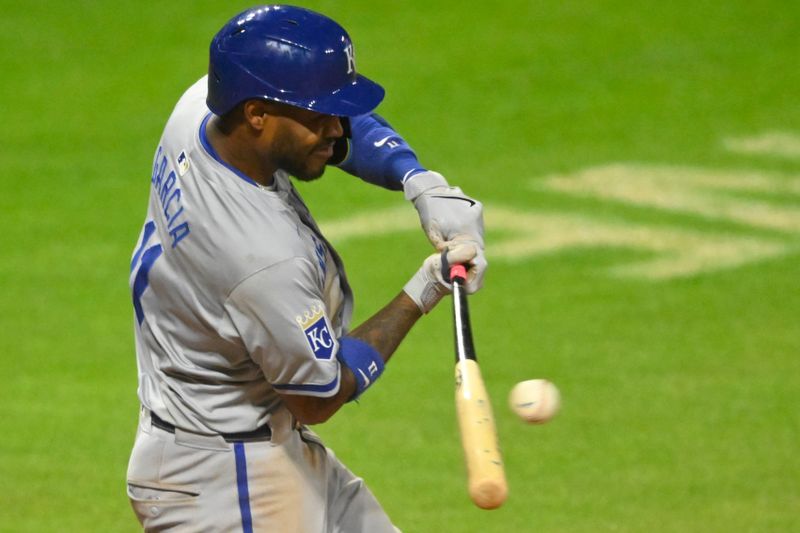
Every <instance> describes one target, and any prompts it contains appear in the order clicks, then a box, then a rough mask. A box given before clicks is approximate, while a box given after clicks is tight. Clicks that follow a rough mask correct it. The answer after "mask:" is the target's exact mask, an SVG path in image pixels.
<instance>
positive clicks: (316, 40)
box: [206, 5, 384, 117]
mask: <svg viewBox="0 0 800 533" xmlns="http://www.w3.org/2000/svg"><path fill="white" fill-rule="evenodd" d="M383 94H384V91H383V87H381V86H380V85H378V84H377V83H375V82H373V81H371V80H369V79H367V78H365V77H364V76H362V75H360V74H357V73H356V64H355V58H354V55H353V42H352V41H351V40H350V36H349V35H348V34H347V32H346V31H345V30H344V28H342V27H341V26H340V25H339V24H337V23H336V22H334V21H333V20H331V19H329V18H328V17H326V16H324V15H321V14H319V13H315V12H313V11H309V10H308V9H303V8H300V7H293V6H282V5H271V6H261V7H255V8H251V9H248V10H247V11H244V12H242V13H240V14H239V15H237V16H235V17H233V18H232V19H231V20H230V21H229V22H228V23H227V24H225V26H223V27H222V29H221V30H220V31H219V32H218V33H217V34H216V35H215V36H214V39H213V40H212V41H211V50H210V57H209V65H208V98H207V100H206V102H207V104H208V107H209V109H211V111H213V112H214V113H216V114H217V115H223V114H225V113H227V112H228V111H230V110H231V109H233V108H234V107H235V106H236V104H238V103H239V102H242V101H244V100H247V99H249V98H266V99H268V100H274V101H276V102H282V103H285V104H289V105H293V106H296V107H302V108H304V109H310V110H312V111H317V112H319V113H324V114H326V115H338V116H343V117H350V116H357V115H363V114H365V113H368V112H370V111H372V110H373V109H374V108H375V107H376V106H377V105H378V104H379V103H380V102H381V100H383Z"/></svg>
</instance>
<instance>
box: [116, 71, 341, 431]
mask: <svg viewBox="0 0 800 533" xmlns="http://www.w3.org/2000/svg"><path fill="white" fill-rule="evenodd" d="M205 98H206V78H205V77H204V78H202V79H201V80H199V81H198V82H197V83H196V84H194V85H193V86H192V87H190V88H189V90H188V91H186V93H185V94H184V95H183V96H182V98H181V99H180V101H179V102H178V104H177V105H176V107H175V109H174V111H173V113H172V115H171V116H170V118H169V121H168V122H167V125H166V127H165V129H164V133H163V135H162V137H161V140H160V142H159V146H158V149H157V151H156V156H155V159H154V164H153V175H152V185H151V191H150V200H149V207H148V213H147V218H146V221H145V225H144V228H143V230H142V233H141V235H140V237H139V241H138V243H137V245H136V248H135V249H134V254H133V258H132V262H131V275H130V283H131V291H132V295H133V304H134V310H135V319H134V328H135V334H136V353H137V361H138V369H139V397H140V400H141V402H142V404H143V405H144V406H145V407H146V408H148V409H150V410H152V411H154V412H155V413H157V414H158V415H159V416H160V417H161V418H163V419H165V420H168V421H170V422H172V423H173V424H175V425H176V426H178V427H181V428H184V429H187V430H191V431H197V432H201V433H231V432H241V431H249V430H253V429H255V428H257V427H259V426H261V425H263V424H264V423H266V422H267V421H268V419H269V417H270V413H271V412H272V411H273V410H275V409H276V408H277V407H278V406H279V404H280V397H279V395H278V394H277V392H276V391H280V392H281V393H288V394H305V395H312V396H313V395H316V396H331V395H333V394H335V393H336V392H337V391H338V388H339V378H340V366H339V363H338V361H337V359H336V352H337V349H338V342H337V338H338V337H340V336H341V335H343V334H344V332H345V331H346V328H347V325H348V323H349V320H350V316H351V313H352V295H351V292H350V289H349V287H348V285H347V282H346V280H345V277H344V270H343V268H342V265H341V261H340V260H339V258H338V256H337V255H336V253H335V251H333V249H332V248H331V246H330V245H329V244H328V243H327V242H326V241H325V239H324V238H323V237H322V235H321V234H320V232H319V229H318V228H317V227H316V224H315V223H314V221H313V220H312V219H311V217H310V215H309V214H308V210H307V209H306V207H305V205H304V204H303V202H302V200H301V199H300V197H299V195H298V194H297V192H296V190H295V189H294V188H293V186H292V184H291V182H290V181H289V178H288V176H287V175H286V174H285V173H283V172H281V171H279V172H277V173H276V175H275V186H274V190H267V189H265V188H263V187H260V186H258V184H256V183H255V182H254V181H252V180H251V179H249V178H248V177H247V176H245V175H243V174H241V173H240V172H238V171H237V170H236V169H234V168H232V167H230V166H228V165H227V164H226V163H224V162H223V161H222V160H221V159H220V158H219V157H218V156H217V154H216V153H215V152H214V150H213V148H212V147H211V145H210V144H209V143H208V141H207V139H206V137H205V126H206V123H207V121H208V119H209V117H210V116H211V115H210V114H209V111H208V109H207V107H206V103H205Z"/></svg>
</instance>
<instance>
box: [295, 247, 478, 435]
mask: <svg viewBox="0 0 800 533" xmlns="http://www.w3.org/2000/svg"><path fill="white" fill-rule="evenodd" d="M476 252H477V247H476V246H475V245H474V244H466V243H464V244H459V245H456V246H454V247H453V248H452V249H450V250H448V251H446V252H443V253H441V254H438V253H437V254H434V255H432V256H430V257H428V258H427V259H426V260H425V262H424V263H423V265H422V267H421V268H420V269H419V270H418V271H417V273H416V274H415V275H414V276H413V277H412V278H411V279H410V280H409V281H408V283H406V285H405V287H403V291H402V292H400V294H398V295H397V296H396V297H395V298H394V299H393V300H392V301H391V302H389V303H388V304H387V305H386V306H385V307H383V309H381V310H380V311H378V312H377V313H375V314H374V315H373V316H371V317H370V318H369V319H367V320H366V321H365V322H364V323H362V324H361V325H360V326H358V327H357V328H355V329H354V330H352V331H351V332H350V333H349V334H348V335H347V336H344V337H341V338H340V339H338V344H339V351H338V353H337V355H336V357H337V359H338V361H339V364H340V367H341V370H340V373H341V379H340V386H339V390H338V391H337V392H336V394H334V395H332V396H329V397H318V396H309V395H302V394H282V398H283V400H284V403H285V404H286V406H287V407H288V408H289V410H290V411H291V412H292V414H293V415H294V417H295V418H297V420H299V421H300V422H301V423H304V424H319V423H322V422H325V421H326V420H328V419H329V418H330V417H331V416H333V415H334V414H335V413H336V412H337V411H338V410H339V409H340V408H341V407H342V406H343V405H344V404H346V403H347V402H349V401H352V400H355V399H357V398H358V397H360V396H361V395H362V394H364V392H365V391H366V390H367V389H368V388H369V387H371V386H372V385H373V384H374V383H375V381H376V380H377V379H378V378H379V377H380V376H381V374H382V373H383V371H384V368H385V365H386V363H387V362H388V361H389V359H390V358H391V357H392V354H393V353H394V352H395V350H396V349H397V347H398V346H399V345H400V342H401V341H402V340H403V339H404V338H405V336H406V335H407V334H408V332H409V331H410V330H411V328H412V327H413V326H414V324H415V323H416V322H417V320H418V319H419V318H420V317H421V316H422V314H423V313H427V312H429V311H430V310H431V309H433V308H434V307H435V306H436V304H437V303H438V302H439V300H441V299H442V297H443V296H444V295H445V294H447V293H449V292H450V289H451V286H450V284H449V283H448V281H447V280H446V279H445V278H446V276H447V274H446V273H447V272H448V271H449V264H451V263H465V264H467V263H468V264H471V262H472V261H473V260H474V259H475V255H476ZM476 270H477V269H476V267H475V266H474V265H472V264H471V268H470V273H469V274H468V278H469V277H474V276H475V275H476Z"/></svg>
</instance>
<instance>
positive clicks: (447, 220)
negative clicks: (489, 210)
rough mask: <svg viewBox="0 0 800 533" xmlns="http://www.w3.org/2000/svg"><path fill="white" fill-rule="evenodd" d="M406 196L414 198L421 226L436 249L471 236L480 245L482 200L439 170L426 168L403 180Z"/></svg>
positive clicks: (481, 235)
mask: <svg viewBox="0 0 800 533" xmlns="http://www.w3.org/2000/svg"><path fill="white" fill-rule="evenodd" d="M403 190H404V192H405V197H406V199H407V200H410V201H412V202H414V207H415V208H416V209H417V212H418V213H419V220H420V222H421V223H422V229H424V230H425V234H426V235H427V236H428V239H429V240H430V241H431V244H433V246H434V248H436V249H437V250H444V249H445V248H446V247H447V245H448V241H455V240H457V239H463V240H471V241H474V242H476V243H477V244H478V247H479V248H483V204H481V203H480V202H479V201H477V200H475V199H474V198H470V197H469V196H467V195H466V194H464V193H463V192H462V191H461V189H460V188H458V187H450V186H449V185H448V184H447V180H445V179H444V176H442V175H441V174H439V173H438V172H432V171H430V170H429V171H425V172H420V173H419V174H414V175H413V176H411V177H410V178H409V179H408V180H407V181H406V182H405V183H404V184H403Z"/></svg>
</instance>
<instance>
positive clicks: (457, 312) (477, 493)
mask: <svg viewBox="0 0 800 533" xmlns="http://www.w3.org/2000/svg"><path fill="white" fill-rule="evenodd" d="M466 279H467V273H466V269H465V268H464V266H463V265H454V266H453V267H452V268H451V269H450V280H451V282H452V284H453V319H454V325H455V328H454V329H455V340H456V415H457V417H458V426H459V429H460V431H461V444H462V446H463V447H464V460H465V462H466V466H467V488H468V491H469V496H470V498H471V499H472V501H473V502H474V503H475V505H477V506H478V507H480V508H481V509H496V508H498V507H500V506H501V505H502V504H503V502H504V501H505V500H506V496H507V495H508V485H507V483H506V475H505V470H504V468H503V459H502V457H501V455H500V447H499V445H498V441H497V430H496V429H495V424H494V415H493V414H492V406H491V404H490V403H489V395H488V394H486V387H485V385H484V384H483V377H482V376H481V369H480V367H479V366H478V358H477V356H476V354H475V345H474V344H473V342H472V328H471V327H470V322H469V307H468V306H467V294H466V292H465V291H464V282H465V281H466Z"/></svg>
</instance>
